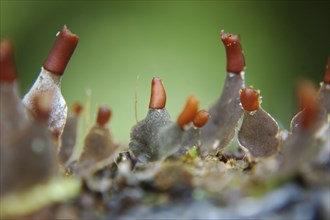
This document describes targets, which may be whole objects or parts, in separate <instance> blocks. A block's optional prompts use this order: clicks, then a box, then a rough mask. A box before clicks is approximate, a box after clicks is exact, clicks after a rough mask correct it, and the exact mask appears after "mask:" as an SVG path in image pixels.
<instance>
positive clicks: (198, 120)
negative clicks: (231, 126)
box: [193, 110, 210, 128]
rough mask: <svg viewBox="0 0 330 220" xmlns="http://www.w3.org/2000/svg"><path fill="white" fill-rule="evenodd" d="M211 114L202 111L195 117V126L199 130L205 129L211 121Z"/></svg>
mask: <svg viewBox="0 0 330 220" xmlns="http://www.w3.org/2000/svg"><path fill="white" fill-rule="evenodd" d="M209 118H210V114H209V113H208V112H207V111H206V110H200V111H198V112H197V114H196V115H195V117H194V120H193V124H194V125H195V126H196V127H197V128H201V127H203V126H204V125H205V124H206V123H207V122H208V120H209Z"/></svg>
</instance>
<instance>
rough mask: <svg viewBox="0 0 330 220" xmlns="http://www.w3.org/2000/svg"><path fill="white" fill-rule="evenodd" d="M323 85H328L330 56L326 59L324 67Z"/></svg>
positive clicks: (329, 79)
mask: <svg viewBox="0 0 330 220" xmlns="http://www.w3.org/2000/svg"><path fill="white" fill-rule="evenodd" d="M323 83H324V84H330V56H329V57H328V64H327V66H326V67H325V73H324V78H323Z"/></svg>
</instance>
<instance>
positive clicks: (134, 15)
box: [1, 0, 330, 143]
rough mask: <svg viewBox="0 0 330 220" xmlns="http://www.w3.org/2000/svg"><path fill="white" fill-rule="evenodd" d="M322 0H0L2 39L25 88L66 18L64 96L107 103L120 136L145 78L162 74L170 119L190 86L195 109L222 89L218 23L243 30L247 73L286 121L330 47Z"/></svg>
mask: <svg viewBox="0 0 330 220" xmlns="http://www.w3.org/2000/svg"><path fill="white" fill-rule="evenodd" d="M329 10H330V3H329V1H157V2H154V1H4V0H1V38H3V37H8V38H11V39H12V41H13V42H14V46H15V58H16V63H17V66H18V72H19V73H18V74H19V80H20V85H21V93H22V94H24V93H25V92H27V90H28V89H29V87H30V86H31V85H32V83H33V81H34V79H35V78H36V77H37V74H38V72H39V70H40V67H41V66H42V64H43V61H44V59H45V58H46V56H47V55H48V52H49V50H50V48H51V47H52V45H53V42H54V40H55V34H56V32H57V31H58V30H60V29H61V27H62V26H63V25H64V24H67V25H68V27H69V29H70V30H71V31H72V32H74V33H76V34H77V35H79V36H80V41H79V44H78V46H77V49H76V51H75V53H74V55H73V57H72V59H71V61H70V63H69V65H68V67H67V69H66V73H65V75H64V77H63V81H62V91H63V95H64V97H65V98H66V100H67V102H68V105H69V106H71V105H72V103H73V102H75V101H81V102H85V99H86V96H85V94H86V89H91V91H92V101H91V110H92V111H91V115H92V116H91V118H92V120H94V118H95V112H96V109H97V107H98V106H99V105H108V106H110V107H111V109H112V111H113V119H112V121H111V128H112V131H113V133H114V135H115V140H116V141H120V142H122V143H123V142H124V143H125V142H127V141H128V140H129V132H130V128H131V127H132V126H133V125H134V124H135V116H134V115H135V114H134V102H135V99H134V91H135V81H136V78H137V75H140V80H139V82H138V87H139V88H138V118H139V120H141V119H142V118H143V117H144V116H145V114H146V112H147V109H148V102H149V97H150V82H151V79H152V77H153V76H159V77H161V78H162V80H163V82H164V85H165V88H166V92H167V109H168V110H169V112H170V114H171V116H172V118H173V119H175V118H176V117H177V115H178V113H179V112H180V111H181V110H182V108H183V106H184V103H185V100H186V98H187V96H188V95H189V94H196V95H197V96H198V97H199V99H200V104H201V105H200V106H201V108H207V107H208V106H210V105H211V104H212V103H213V102H214V101H215V100H216V99H217V98H218V96H219V94H220V92H221V90H222V86H223V82H224V78H225V74H226V71H225V70H226V58H225V50H224V47H223V45H222V43H221V41H220V31H221V30H222V29H223V30H225V31H228V32H232V33H238V34H240V35H241V41H242V45H243V49H244V52H245V58H246V64H247V69H246V79H247V80H246V82H247V85H251V84H253V85H254V87H255V88H257V89H260V90H261V94H262V96H263V103H262V106H263V108H264V109H266V110H267V111H268V112H269V113H270V114H272V115H273V116H274V117H275V118H276V119H277V120H278V121H279V122H280V123H281V124H283V126H284V127H286V128H288V126H289V121H290V118H291V117H292V115H293V114H294V112H295V111H296V108H295V98H294V88H295V86H296V82H297V80H298V79H300V78H309V79H311V80H313V82H315V84H317V83H319V82H320V81H321V79H322V77H323V73H324V68H325V64H326V61H327V56H328V55H329V52H330V50H329V48H330V45H329V44H330V11H329Z"/></svg>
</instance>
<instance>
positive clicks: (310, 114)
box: [298, 81, 320, 130]
mask: <svg viewBox="0 0 330 220" xmlns="http://www.w3.org/2000/svg"><path fill="white" fill-rule="evenodd" d="M298 99H299V105H300V109H301V110H302V116H301V127H302V128H303V129H304V130H306V129H308V128H310V127H311V126H312V125H313V124H314V122H315V121H316V120H317V117H318V114H319V108H320V105H319V102H318V99H317V92H316V89H315V87H314V85H313V84H312V83H311V82H309V81H305V82H302V83H301V84H300V86H299V87H298Z"/></svg>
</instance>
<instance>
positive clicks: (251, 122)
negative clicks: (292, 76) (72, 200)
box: [0, 26, 330, 217]
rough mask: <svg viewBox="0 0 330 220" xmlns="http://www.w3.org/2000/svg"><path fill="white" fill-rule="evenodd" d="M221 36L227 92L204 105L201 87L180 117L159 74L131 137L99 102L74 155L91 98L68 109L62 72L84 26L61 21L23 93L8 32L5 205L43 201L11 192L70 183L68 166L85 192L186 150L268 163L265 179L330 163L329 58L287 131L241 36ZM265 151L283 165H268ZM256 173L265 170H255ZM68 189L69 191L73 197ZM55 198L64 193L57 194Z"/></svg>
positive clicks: (1, 137)
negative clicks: (75, 30) (268, 103)
mask: <svg viewBox="0 0 330 220" xmlns="http://www.w3.org/2000/svg"><path fill="white" fill-rule="evenodd" d="M221 40H222V42H223V44H224V47H225V49H226V55H227V75H226V79H225V83H224V86H223V91H222V94H221V96H220V97H219V99H218V100H217V101H216V102H215V104H214V105H213V106H211V107H210V108H209V109H208V110H200V108H199V101H198V99H197V97H196V96H194V95H192V96H189V97H188V99H187V102H186V104H185V106H184V108H183V110H182V112H181V114H180V115H179V117H178V118H177V120H176V121H172V120H171V119H170V116H169V113H168V112H167V110H166V108H165V106H166V93H165V89H164V86H163V83H162V81H161V79H160V78H158V77H154V78H153V79H152V83H151V97H150V103H149V110H148V113H147V115H146V117H145V118H144V119H143V120H141V121H139V122H138V123H137V124H136V125H135V126H134V127H133V128H132V131H131V136H130V137H131V140H130V143H129V146H126V147H125V146H120V145H119V144H117V143H115V141H114V140H113V137H112V134H111V131H110V130H109V128H108V126H107V124H108V122H109V120H110V118H111V111H110V109H109V108H108V107H106V106H103V107H100V108H99V109H98V114H97V118H96V122H95V124H94V125H93V126H92V128H90V130H89V131H88V133H87V135H86V136H85V139H84V146H83V150H82V153H81V154H80V156H79V158H78V159H76V160H72V158H71V157H72V154H73V152H74V149H75V148H77V146H76V145H77V144H76V143H77V140H76V139H77V129H78V121H79V116H80V115H81V114H82V111H83V106H82V105H81V104H80V103H76V104H74V105H73V108H72V111H71V113H70V114H69V115H68V116H67V105H66V102H65V100H64V98H63V96H62V94H61V77H62V75H63V73H64V71H65V68H66V66H67V64H68V62H69V60H70V57H71V55H72V54H73V52H74V50H75V48H76V45H77V43H78V36H76V35H75V34H72V33H71V32H70V30H69V29H68V28H67V27H66V26H64V27H63V29H62V30H61V31H60V32H59V33H58V34H57V38H56V41H55V44H54V46H53V48H52V49H51V51H50V53H49V55H48V57H47V59H46V61H45V62H44V65H43V67H42V68H41V71H40V73H39V76H38V78H37V79H36V81H35V83H34V85H33V86H32V87H31V89H30V90H29V91H28V93H27V94H25V96H24V97H23V99H22V100H21V98H20V96H19V92H18V85H17V83H18V82H17V78H16V69H15V65H14V59H13V49H12V45H11V43H10V41H9V40H2V41H1V48H0V52H1V54H0V55H1V72H0V95H1V99H0V103H1V105H0V110H1V114H0V119H1V121H0V151H1V181H0V184H1V185H0V186H1V194H0V198H1V201H2V203H3V204H4V207H5V208H4V210H2V214H1V215H2V216H5V217H6V216H7V217H8V216H16V215H17V216H21V215H23V216H24V215H27V214H30V213H32V212H33V211H36V210H37V209H38V208H39V206H37V205H36V207H34V206H33V207H32V208H31V207H30V208H28V209H25V208H22V209H16V208H15V209H13V208H12V207H13V203H12V202H10V201H12V200H10V199H13V195H23V194H24V193H25V194H24V195H26V194H27V193H28V192H29V191H31V190H32V189H35V188H36V187H37V186H40V185H41V184H47V183H49V182H51V181H54V180H55V179H56V181H60V183H59V184H60V185H62V186H63V187H64V188H65V187H66V186H71V188H72V187H73V185H75V184H76V182H75V183H73V182H65V181H68V179H67V178H69V177H66V176H71V177H70V178H69V180H73V179H74V180H75V181H76V180H79V182H81V181H82V182H83V183H84V189H83V190H84V191H85V192H86V191H90V192H91V191H92V192H102V193H104V192H110V191H111V192H112V193H114V191H116V190H117V189H116V187H118V186H119V185H120V184H123V179H125V181H124V182H125V184H126V185H129V184H132V185H134V184H133V183H132V181H131V182H130V181H128V179H129V178H131V177H129V174H132V176H134V175H133V174H134V173H135V174H138V173H139V172H142V171H146V170H148V169H151V170H153V171H152V172H151V174H150V175H149V178H150V176H151V177H152V178H155V181H156V180H157V178H160V177H159V175H160V173H162V174H163V172H164V170H165V168H164V169H162V170H161V172H160V171H159V169H157V167H158V168H159V167H160V166H162V165H160V164H166V163H167V161H171V160H174V161H186V160H187V155H190V157H191V158H193V159H194V158H195V159H196V158H198V160H199V161H202V162H203V163H206V162H207V161H209V160H217V161H218V162H219V163H220V162H222V163H227V161H230V160H231V161H233V160H235V161H244V162H245V163H246V164H247V165H246V166H245V168H244V170H246V169H247V167H250V168H251V166H252V165H253V166H256V167H257V168H258V169H261V170H262V169H267V170H268V171H267V175H264V177H263V178H264V179H267V178H268V179H271V178H274V177H277V178H280V177H281V178H282V177H286V176H290V175H291V174H293V173H295V172H297V170H299V169H300V166H301V165H302V164H314V165H315V164H321V165H322V166H329V164H330V159H329V152H330V149H329V121H330V102H329V97H330V58H329V59H328V65H327V67H326V71H325V75H324V80H323V82H322V83H321V85H320V88H319V89H318V91H316V89H315V88H314V86H313V85H312V83H310V82H304V83H302V84H301V86H300V87H299V89H298V99H299V103H300V109H301V111H300V112H299V113H298V114H297V115H295V116H294V118H293V119H292V122H291V130H290V131H281V130H280V128H279V126H278V124H277V122H276V121H275V120H274V118H273V117H272V116H271V115H270V114H269V113H267V112H266V111H265V110H264V109H263V108H262V107H261V96H260V91H258V90H256V89H254V88H253V87H252V86H250V87H246V86H245V72H244V68H245V61H244V55H243V51H242V47H241V43H240V38H239V36H238V35H234V34H230V33H224V32H222V33H221ZM234 138H236V139H237V140H238V143H239V148H238V149H237V152H233V153H228V152H226V151H225V149H226V147H227V146H228V145H229V144H230V143H231V142H232V140H233V139H234ZM125 148H126V149H125ZM210 158H211V159H210ZM196 160H197V159H196ZM265 161H266V162H265ZM267 161H272V163H273V164H275V165H274V166H272V167H271V168H269V166H268V167H267V163H268V162H267ZM268 165H269V164H268ZM262 166H264V167H262ZM151 167H153V168H151ZM166 169H167V168H166ZM171 169H176V168H175V166H174V167H171ZM171 169H168V170H171ZM177 169H179V168H177ZM210 169H211V168H210ZM141 170H142V171H141ZM179 170H180V169H179ZM213 171H214V170H213ZM213 171H212V172H213ZM171 172H173V171H171ZM219 172H220V171H219ZM255 175H256V176H258V174H257V172H256V173H255ZM183 176H184V175H183ZM61 178H62V179H61ZM134 178H135V179H134V180H135V181H136V182H138V183H136V182H135V184H140V183H141V182H143V181H145V179H144V178H142V177H141V178H142V179H143V181H142V180H141V178H140V177H138V175H136V176H135V177H134ZM139 178H140V179H139ZM59 179H61V180H59ZM61 181H62V182H61ZM78 185H79V184H78ZM156 185H157V184H156ZM160 187H161V186H160ZM68 188H70V187H68ZM78 188H79V187H78ZM62 190H63V192H65V189H62ZM69 194H70V193H68V197H70V196H71V197H74V195H69ZM55 197H56V196H55ZM109 200H111V198H108V200H107V201H109ZM52 201H56V202H58V201H57V200H56V199H54V198H53V197H52ZM41 203H42V202H41ZM8 204H10V205H8ZM15 205H17V204H15ZM44 205H45V204H43V206H44ZM41 206H42V205H41Z"/></svg>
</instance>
